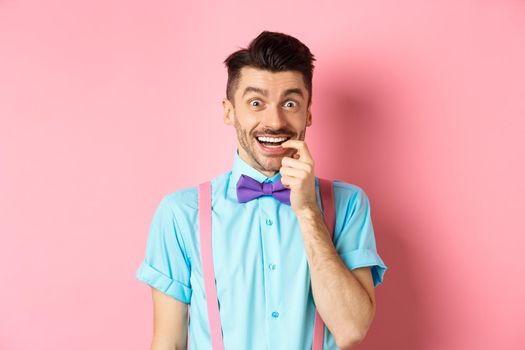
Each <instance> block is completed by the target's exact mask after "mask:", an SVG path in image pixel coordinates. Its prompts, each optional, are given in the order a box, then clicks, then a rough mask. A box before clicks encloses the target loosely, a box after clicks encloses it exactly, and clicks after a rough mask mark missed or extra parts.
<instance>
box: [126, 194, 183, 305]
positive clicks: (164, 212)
mask: <svg viewBox="0 0 525 350" xmlns="http://www.w3.org/2000/svg"><path fill="white" fill-rule="evenodd" d="M172 205H173V201H172V200H170V197H169V195H168V196H165V197H164V198H163V199H162V200H161V202H160V204H159V205H158V207H157V209H156V211H155V214H154V216H153V219H152V221H151V224H150V227H149V235H148V240H147V246H146V254H145V257H144V260H143V261H142V263H141V264H140V266H139V268H138V269H137V271H136V274H135V275H136V277H137V279H138V280H139V281H142V282H144V283H146V284H148V285H150V286H151V287H154V288H156V289H158V290H160V291H161V292H163V293H165V294H167V295H169V296H171V297H173V298H175V299H177V300H180V301H182V302H184V303H186V304H189V303H190V300H191V293H192V289H191V285H190V271H191V265H190V261H189V259H188V257H187V254H186V249H185V245H184V239H183V237H182V233H181V232H180V230H179V229H178V227H177V223H176V220H175V215H174V211H173V208H172Z"/></svg>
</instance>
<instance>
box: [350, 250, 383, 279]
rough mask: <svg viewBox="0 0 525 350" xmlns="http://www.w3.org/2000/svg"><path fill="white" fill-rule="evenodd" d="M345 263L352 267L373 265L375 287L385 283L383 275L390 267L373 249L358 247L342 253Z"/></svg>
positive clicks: (351, 268)
mask: <svg viewBox="0 0 525 350" xmlns="http://www.w3.org/2000/svg"><path fill="white" fill-rule="evenodd" d="M340 256H341V259H342V260H343V262H344V263H345V265H346V266H347V267H348V268H349V269H350V270H353V269H357V268H359V267H365V266H371V272H372V278H373V279H374V287H377V286H378V285H380V284H381V283H383V276H384V275H385V272H386V270H387V269H388V267H387V266H386V265H385V263H384V262H383V260H382V259H381V257H380V256H379V255H378V254H377V252H376V251H374V250H372V249H366V248H365V249H356V250H352V251H349V252H346V253H343V254H341V255H340Z"/></svg>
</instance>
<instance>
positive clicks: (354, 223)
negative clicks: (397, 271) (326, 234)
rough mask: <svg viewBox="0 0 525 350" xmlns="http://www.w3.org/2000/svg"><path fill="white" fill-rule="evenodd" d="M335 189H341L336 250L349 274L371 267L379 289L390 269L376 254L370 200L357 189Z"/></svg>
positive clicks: (342, 185) (340, 184)
mask: <svg viewBox="0 0 525 350" xmlns="http://www.w3.org/2000/svg"><path fill="white" fill-rule="evenodd" d="M334 186H341V188H339V190H340V191H339V192H340V195H339V196H338V197H339V198H337V197H336V215H337V219H336V228H335V230H336V233H335V235H336V236H335V241H334V244H335V247H336V250H337V252H338V253H339V255H340V256H341V259H342V260H343V262H344V263H345V265H346V266H347V267H348V268H349V269H350V270H353V269H356V268H359V267H366V266H370V267H371V272H372V278H373V280H374V287H377V286H378V285H380V284H381V283H382V282H383V278H384V275H385V272H386V270H387V266H386V265H385V263H384V262H383V260H382V259H381V257H380V256H379V254H378V253H377V248H376V241H375V235H374V228H373V225H372V219H371V215H370V202H369V200H368V196H367V195H366V193H365V192H364V191H363V190H362V189H361V188H360V187H358V186H355V185H348V184H345V183H336V184H334ZM349 189H350V190H352V191H351V192H348V190H349ZM336 190H337V189H336V188H334V191H336Z"/></svg>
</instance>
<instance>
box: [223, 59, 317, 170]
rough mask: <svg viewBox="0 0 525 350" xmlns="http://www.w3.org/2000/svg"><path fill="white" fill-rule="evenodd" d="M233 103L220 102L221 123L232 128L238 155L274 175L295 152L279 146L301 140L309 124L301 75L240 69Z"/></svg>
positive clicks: (306, 93)
mask: <svg viewBox="0 0 525 350" xmlns="http://www.w3.org/2000/svg"><path fill="white" fill-rule="evenodd" d="M234 100H235V107H234V106H233V104H232V103H231V102H230V101H229V100H227V99H224V100H223V107H224V123H226V124H228V125H233V126H234V127H235V130H236V132H237V147H238V149H239V156H240V157H241V159H243V160H244V161H245V162H247V163H248V164H250V165H251V166H252V167H254V168H255V169H257V170H259V171H260V172H262V173H263V174H265V175H267V176H271V175H273V174H274V173H275V172H277V171H279V169H280V168H281V160H282V158H283V157H285V156H288V157H291V156H292V155H293V154H294V153H295V152H296V151H295V150H294V149H290V148H283V147H281V146H280V144H281V143H282V142H284V141H286V140H287V139H290V138H291V139H295V140H304V137H305V134H306V127H307V126H310V125H311V124H312V115H311V112H310V107H309V106H307V103H308V90H307V89H306V86H305V85H304V82H303V76H302V74H301V73H300V72H298V71H284V72H270V71H267V70H262V69H257V68H253V67H243V68H242V69H241V75H240V79H239V86H238V88H237V90H236V91H235V95H234Z"/></svg>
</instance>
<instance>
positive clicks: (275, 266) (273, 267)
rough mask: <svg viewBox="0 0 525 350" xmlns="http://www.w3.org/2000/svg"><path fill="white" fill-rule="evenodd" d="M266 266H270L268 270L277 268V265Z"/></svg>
mask: <svg viewBox="0 0 525 350" xmlns="http://www.w3.org/2000/svg"><path fill="white" fill-rule="evenodd" d="M268 267H269V268H270V270H275V269H276V268H277V265H275V264H270V265H268Z"/></svg>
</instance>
